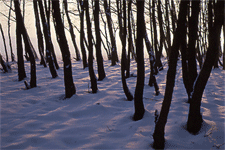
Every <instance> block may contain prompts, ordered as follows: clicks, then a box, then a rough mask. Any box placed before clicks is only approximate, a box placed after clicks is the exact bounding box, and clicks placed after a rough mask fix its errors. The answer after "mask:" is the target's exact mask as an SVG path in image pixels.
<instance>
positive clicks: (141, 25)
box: [133, 0, 145, 121]
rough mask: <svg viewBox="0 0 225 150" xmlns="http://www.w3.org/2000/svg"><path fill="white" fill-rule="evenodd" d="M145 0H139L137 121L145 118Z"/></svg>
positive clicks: (135, 106) (134, 118)
mask: <svg viewBox="0 0 225 150" xmlns="http://www.w3.org/2000/svg"><path fill="white" fill-rule="evenodd" d="M144 3H145V2H144V0H143V1H137V45H136V50H137V83H136V89H135V94H134V108H135V113H134V116H133V120H134V121H137V120H140V119H142V118H143V116H144V113H145V109H144V104H143V90H144V81H145V68H144V52H143V38H144V34H145V31H144V30H143V29H144V27H145V26H144V24H145V22H144Z"/></svg>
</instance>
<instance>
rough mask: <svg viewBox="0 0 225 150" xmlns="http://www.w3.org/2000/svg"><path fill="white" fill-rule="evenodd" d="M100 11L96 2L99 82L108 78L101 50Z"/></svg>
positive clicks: (97, 1)
mask: <svg viewBox="0 0 225 150" xmlns="http://www.w3.org/2000/svg"><path fill="white" fill-rule="evenodd" d="M99 11H100V9H99V0H95V1H94V8H93V14H94V24H95V36H96V44H95V50H96V59H97V65H98V80H99V81H101V80H103V79H104V78H105V77H106V75H105V70H104V64H103V57H102V50H101V42H102V39H101V35H100V26H99Z"/></svg>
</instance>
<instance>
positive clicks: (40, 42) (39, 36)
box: [33, 0, 47, 67]
mask: <svg viewBox="0 0 225 150" xmlns="http://www.w3.org/2000/svg"><path fill="white" fill-rule="evenodd" d="M33 6H34V15H35V23H36V31H37V32H36V33H37V39H38V49H39V53H40V56H41V62H40V64H41V65H42V64H43V65H44V67H47V65H46V61H45V58H44V41H43V36H42V32H41V26H40V19H39V12H38V7H37V1H36V0H33Z"/></svg>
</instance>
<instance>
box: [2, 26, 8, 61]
mask: <svg viewBox="0 0 225 150" xmlns="http://www.w3.org/2000/svg"><path fill="white" fill-rule="evenodd" d="M0 30H1V34H2V40H3V44H4V48H5V56H6V62H9V57H8V52H7V48H6V42H5V35H4V32H3V30H2V25H1V23H0Z"/></svg>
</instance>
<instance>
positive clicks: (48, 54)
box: [38, 1, 58, 78]
mask: <svg viewBox="0 0 225 150" xmlns="http://www.w3.org/2000/svg"><path fill="white" fill-rule="evenodd" d="M38 4H39V9H40V14H41V21H42V27H43V30H44V31H43V32H44V37H45V46H46V57H47V62H48V65H49V69H50V72H51V75H52V78H55V77H57V76H58V74H57V72H56V69H55V65H54V63H53V58H52V55H51V52H52V47H53V45H52V40H51V37H50V31H49V27H48V23H47V22H46V19H45V15H44V8H43V4H42V1H38Z"/></svg>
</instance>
